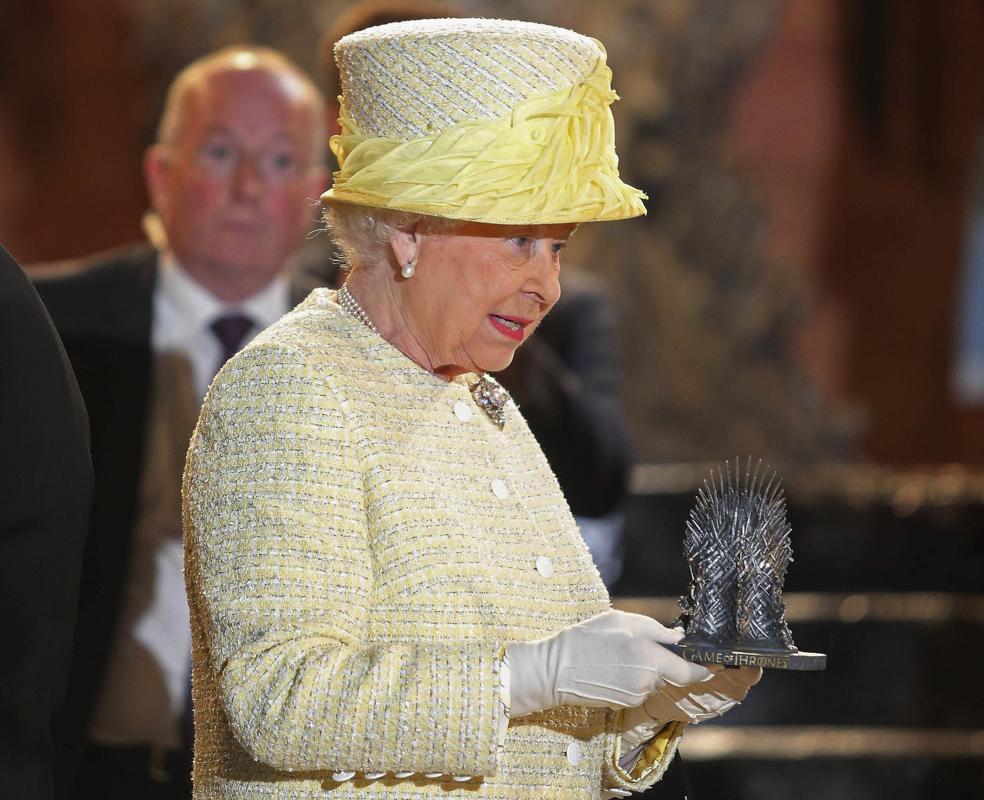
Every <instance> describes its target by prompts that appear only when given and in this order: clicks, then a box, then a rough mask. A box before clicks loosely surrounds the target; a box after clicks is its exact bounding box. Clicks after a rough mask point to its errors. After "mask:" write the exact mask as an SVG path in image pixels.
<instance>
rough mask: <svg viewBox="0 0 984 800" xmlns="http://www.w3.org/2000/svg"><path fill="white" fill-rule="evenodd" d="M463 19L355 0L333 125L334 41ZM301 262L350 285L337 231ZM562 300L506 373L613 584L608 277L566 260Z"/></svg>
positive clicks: (409, 0) (620, 424)
mask: <svg viewBox="0 0 984 800" xmlns="http://www.w3.org/2000/svg"><path fill="white" fill-rule="evenodd" d="M449 16H458V14H457V13H456V12H455V11H453V10H452V9H450V8H448V7H447V6H444V5H441V4H439V3H433V2H429V1H428V0H365V2H359V3H354V4H353V5H351V6H350V7H349V8H348V9H347V10H346V12H345V13H344V14H342V15H341V16H340V17H339V18H338V20H337V21H336V23H335V24H334V25H333V26H332V27H331V29H330V30H329V31H328V33H327V34H326V35H325V37H324V39H323V40H322V45H321V52H320V63H321V77H322V81H323V84H324V87H325V97H326V99H327V103H328V128H329V130H330V131H331V132H332V133H337V131H338V127H337V119H336V118H337V116H338V105H337V99H336V98H337V96H338V94H339V93H340V92H341V88H340V86H341V83H340V80H339V76H338V69H337V67H336V65H335V58H334V47H335V42H337V41H338V40H339V39H340V38H342V37H343V36H347V35H348V34H350V33H355V32H356V31H360V30H362V29H364V28H369V27H372V26H374V25H383V24H386V23H390V22H403V21H406V20H417V19H430V18H434V17H449ZM298 262H299V265H298V268H299V269H300V270H301V271H303V272H304V273H306V274H307V275H308V276H309V279H310V280H311V281H313V282H321V283H324V284H325V285H330V286H336V287H337V286H340V285H341V283H342V281H343V280H344V275H342V274H340V270H339V269H338V267H337V263H338V259H337V256H336V254H335V253H334V251H333V248H332V245H331V243H330V241H329V240H328V237H319V239H316V240H314V241H312V242H310V243H309V245H308V246H307V247H306V248H305V250H304V254H303V257H302V258H300V259H298ZM561 286H562V289H563V291H562V293H561V297H560V300H559V301H558V302H557V304H556V305H555V306H554V308H553V310H552V311H551V312H550V313H549V314H548V315H547V317H546V318H545V319H544V321H543V322H542V323H541V325H540V327H539V328H538V329H537V331H536V334H535V335H534V336H533V337H532V338H531V339H530V340H529V341H528V342H527V343H526V345H524V347H522V348H521V349H520V350H519V351H518V352H517V354H516V357H515V359H514V360H513V363H512V366H510V367H509V369H507V370H506V371H504V372H502V373H500V374H498V375H497V376H496V378H497V380H499V381H500V382H501V383H502V384H503V385H504V386H505V387H506V388H507V389H508V390H509V392H510V394H511V395H512V396H513V399H514V400H515V401H516V403H517V404H518V405H519V407H520V409H521V410H522V413H523V416H524V418H525V419H526V421H527V423H529V426H530V430H531V431H532V432H533V436H534V437H535V438H536V440H537V442H538V443H539V445H540V447H541V448H542V449H543V452H544V453H545V455H546V456H547V461H549V462H550V467H551V469H552V470H553V471H554V474H555V475H556V476H557V480H558V481H559V482H560V486H561V489H562V490H563V492H564V496H565V497H566V498H567V502H568V503H569V505H570V507H571V511H572V512H573V513H574V515H575V516H576V517H577V521H578V525H579V527H580V529H581V535H582V536H583V537H584V540H585V542H586V543H587V545H588V547H589V549H590V550H591V554H592V556H593V557H594V560H595V564H596V565H597V566H598V569H599V570H600V572H601V576H602V579H603V580H604V581H605V585H606V586H608V587H611V586H612V585H613V584H614V583H615V581H616V580H617V578H618V577H619V574H620V573H621V527H622V519H621V515H620V513H619V504H620V502H621V500H622V498H623V497H624V495H625V492H626V489H627V480H628V471H629V465H630V461H631V455H630V447H629V444H628V436H627V432H626V428H625V422H624V415H623V413H622V411H621V408H620V405H619V399H618V398H619V393H620V390H621V374H620V368H619V366H618V364H619V358H618V350H619V344H618V340H617V323H616V316H615V308H614V306H613V304H612V301H611V299H610V298H609V296H608V294H607V292H606V291H605V288H604V285H603V284H602V282H601V281H600V280H598V279H597V278H595V277H593V276H592V275H590V274H588V273H586V272H583V271H579V270H577V269H576V268H571V267H568V266H565V267H564V271H563V274H562V276H561Z"/></svg>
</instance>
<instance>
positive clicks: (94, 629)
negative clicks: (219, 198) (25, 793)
mask: <svg viewBox="0 0 984 800" xmlns="http://www.w3.org/2000/svg"><path fill="white" fill-rule="evenodd" d="M56 271H57V272H58V273H59V274H58V276H57V277H52V278H41V279H39V280H37V282H36V285H37V288H38V292H39V293H40V294H41V297H42V298H43V299H44V302H45V304H46V305H47V306H48V310H49V311H50V313H51V317H52V319H53V320H54V322H55V325H56V327H57V328H58V331H59V333H60V334H61V336H62V340H63V341H64V342H65V348H66V350H67V351H68V355H69V358H70V359H71V361H72V365H73V366H74V367H75V372H76V375H77V376H78V380H79V386H80V387H81V389H82V395H83V396H84V398H85V402H86V405H87V407H88V409H89V419H90V421H91V425H92V462H93V466H94V468H95V476H96V494H95V502H94V504H93V509H92V520H91V533H90V536H89V542H88V544H87V546H86V550H85V560H84V566H83V572H82V585H81V590H80V594H79V619H78V626H77V632H76V644H75V660H74V663H73V666H72V674H71V678H70V681H69V688H68V699H67V701H66V704H65V708H64V711H63V713H62V715H61V716H60V718H59V724H58V730H57V737H58V746H59V753H58V761H59V763H58V775H57V781H58V786H59V795H61V794H65V792H63V791H62V788H67V787H68V786H70V785H71V782H72V780H73V777H74V773H75V769H76V766H77V763H78V758H79V755H80V754H81V748H82V747H83V745H84V733H85V729H86V727H87V725H88V722H89V719H90V716H91V714H92V710H93V702H94V700H95V697H96V694H97V691H98V689H99V685H100V682H101V680H102V676H103V672H104V668H105V663H106V658H107V655H108V650H109V647H110V645H111V643H112V638H113V634H114V632H115V629H116V624H117V620H118V615H119V612H120V601H121V595H122V589H123V586H124V584H125V580H126V574H127V568H128V563H129V556H130V539H131V533H132V530H133V526H134V521H135V515H136V503H137V494H138V490H139V487H140V471H141V466H142V464H143V448H144V438H145V437H144V431H145V428H146V421H147V420H146V415H147V403H148V398H149V392H150V380H151V374H150V371H151V360H152V350H151V341H150V337H151V316H152V312H153V295H154V286H155V283H156V280H157V253H156V251H155V250H153V249H152V248H151V247H149V246H147V245H145V244H139V245H134V246H131V247H128V248H125V249H122V250H119V251H115V252H112V253H108V254H100V255H97V256H93V257H91V258H88V259H86V260H84V261H80V262H75V263H71V264H68V265H59V266H58V267H57V269H56ZM310 288H313V287H309V286H308V285H300V284H299V283H298V282H297V281H294V282H292V301H293V302H295V303H296V302H299V301H300V300H301V299H303V297H304V295H305V294H306V293H307V291H308V290H309V289H310Z"/></svg>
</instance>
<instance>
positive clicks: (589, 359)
mask: <svg viewBox="0 0 984 800" xmlns="http://www.w3.org/2000/svg"><path fill="white" fill-rule="evenodd" d="M561 285H562V286H563V291H562V292H561V295H560V300H559V301H558V302H557V304H556V305H555V306H554V307H553V309H552V310H551V311H550V313H549V314H548V315H547V316H546V318H545V319H544V320H543V322H542V323H541V324H540V327H539V328H538V329H537V330H536V332H535V333H534V334H533V336H532V337H531V338H530V339H529V341H527V342H526V344H524V345H523V346H522V347H521V348H520V349H519V350H517V351H516V357H515V358H514V359H513V363H512V365H511V366H510V367H509V368H508V369H507V370H505V371H504V372H500V373H499V374H498V375H496V378H497V379H498V380H499V381H501V382H502V384H503V386H505V387H506V388H507V389H508V390H509V393H510V394H511V395H512V396H513V399H514V400H515V401H516V403H517V404H518V405H519V408H520V411H521V412H522V414H523V417H525V419H526V421H527V422H528V423H529V426H530V430H531V431H532V432H533V436H535V437H536V440H537V442H538V443H539V445H540V447H541V448H543V452H544V455H546V457H547V461H549V462H550V467H551V469H553V471H554V474H555V475H556V476H557V480H558V482H559V483H560V488H561V489H563V491H564V496H565V497H566V498H567V502H568V504H569V505H570V507H571V511H573V512H574V513H575V514H579V515H583V516H587V517H599V516H603V515H604V514H607V513H608V512H610V511H612V510H613V509H615V508H616V507H617V506H618V504H619V502H620V501H621V500H622V498H623V496H624V495H625V491H626V483H627V476H628V470H629V464H630V457H631V454H630V448H629V444H628V436H627V434H626V428H625V423H624V417H623V414H622V413H621V409H620V406H619V397H618V394H619V389H620V371H619V357H618V341H617V335H616V323H615V310H614V307H613V305H612V302H611V300H610V299H609V298H608V295H607V294H606V293H605V290H604V286H603V285H602V284H601V282H600V281H599V280H597V279H596V278H594V277H593V276H591V275H589V274H587V273H585V272H578V271H576V270H572V271H569V272H566V273H565V274H564V275H563V277H562V279H561Z"/></svg>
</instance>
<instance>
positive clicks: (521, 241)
mask: <svg viewBox="0 0 984 800" xmlns="http://www.w3.org/2000/svg"><path fill="white" fill-rule="evenodd" d="M509 241H510V242H512V243H513V244H514V245H515V246H516V247H518V248H519V249H520V250H527V249H529V246H530V243H531V242H532V241H533V239H532V237H530V236H513V237H512V238H511V239H510V240H509Z"/></svg>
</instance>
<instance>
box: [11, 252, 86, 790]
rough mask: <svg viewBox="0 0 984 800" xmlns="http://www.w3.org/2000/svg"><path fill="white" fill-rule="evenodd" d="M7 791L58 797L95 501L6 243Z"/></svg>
mask: <svg viewBox="0 0 984 800" xmlns="http://www.w3.org/2000/svg"><path fill="white" fill-rule="evenodd" d="M0 382H2V386H3V390H2V392H0V431H2V432H3V443H4V461H5V462H6V465H7V466H6V469H5V470H4V471H3V475H2V477H0V609H2V613H0V642H3V649H4V653H5V655H4V657H3V658H2V659H0V798H3V800H41V799H42V798H44V799H45V800H48V798H51V797H52V796H53V791H54V790H53V781H52V771H53V764H54V747H53V743H52V732H51V723H52V717H53V716H54V714H55V711H56V709H57V708H58V706H59V704H60V703H61V701H62V698H63V696H64V691H65V684H66V681H67V679H68V672H69V665H70V664H71V660H72V631H73V629H74V626H75V610H76V601H77V597H78V586H79V573H80V571H81V566H82V550H83V546H84V543H85V535H86V527H87V522H88V518H89V507H90V504H91V501H92V465H91V463H90V462H89V423H88V420H87V419H86V414H85V407H84V406H83V404H82V397H81V395H80V394H79V388H78V385H77V384H76V382H75V376H74V375H73V374H72V368H71V366H70V365H69V362H68V358H67V357H66V355H65V351H64V349H63V348H62V345H61V342H60V341H59V340H58V334H57V333H56V332H55V328H54V326H53V325H52V324H51V320H50V319H49V318H48V315H47V313H46V312H45V309H44V306H43V305H42V304H41V300H40V299H39V298H38V295H37V292H35V291H34V288H33V287H32V286H31V284H30V281H28V279H27V277H26V276H25V275H24V273H23V272H22V271H21V268H20V267H19V266H18V265H17V264H16V262H15V261H14V259H13V258H11V257H10V255H9V254H8V253H7V251H6V250H4V249H3V247H0Z"/></svg>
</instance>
